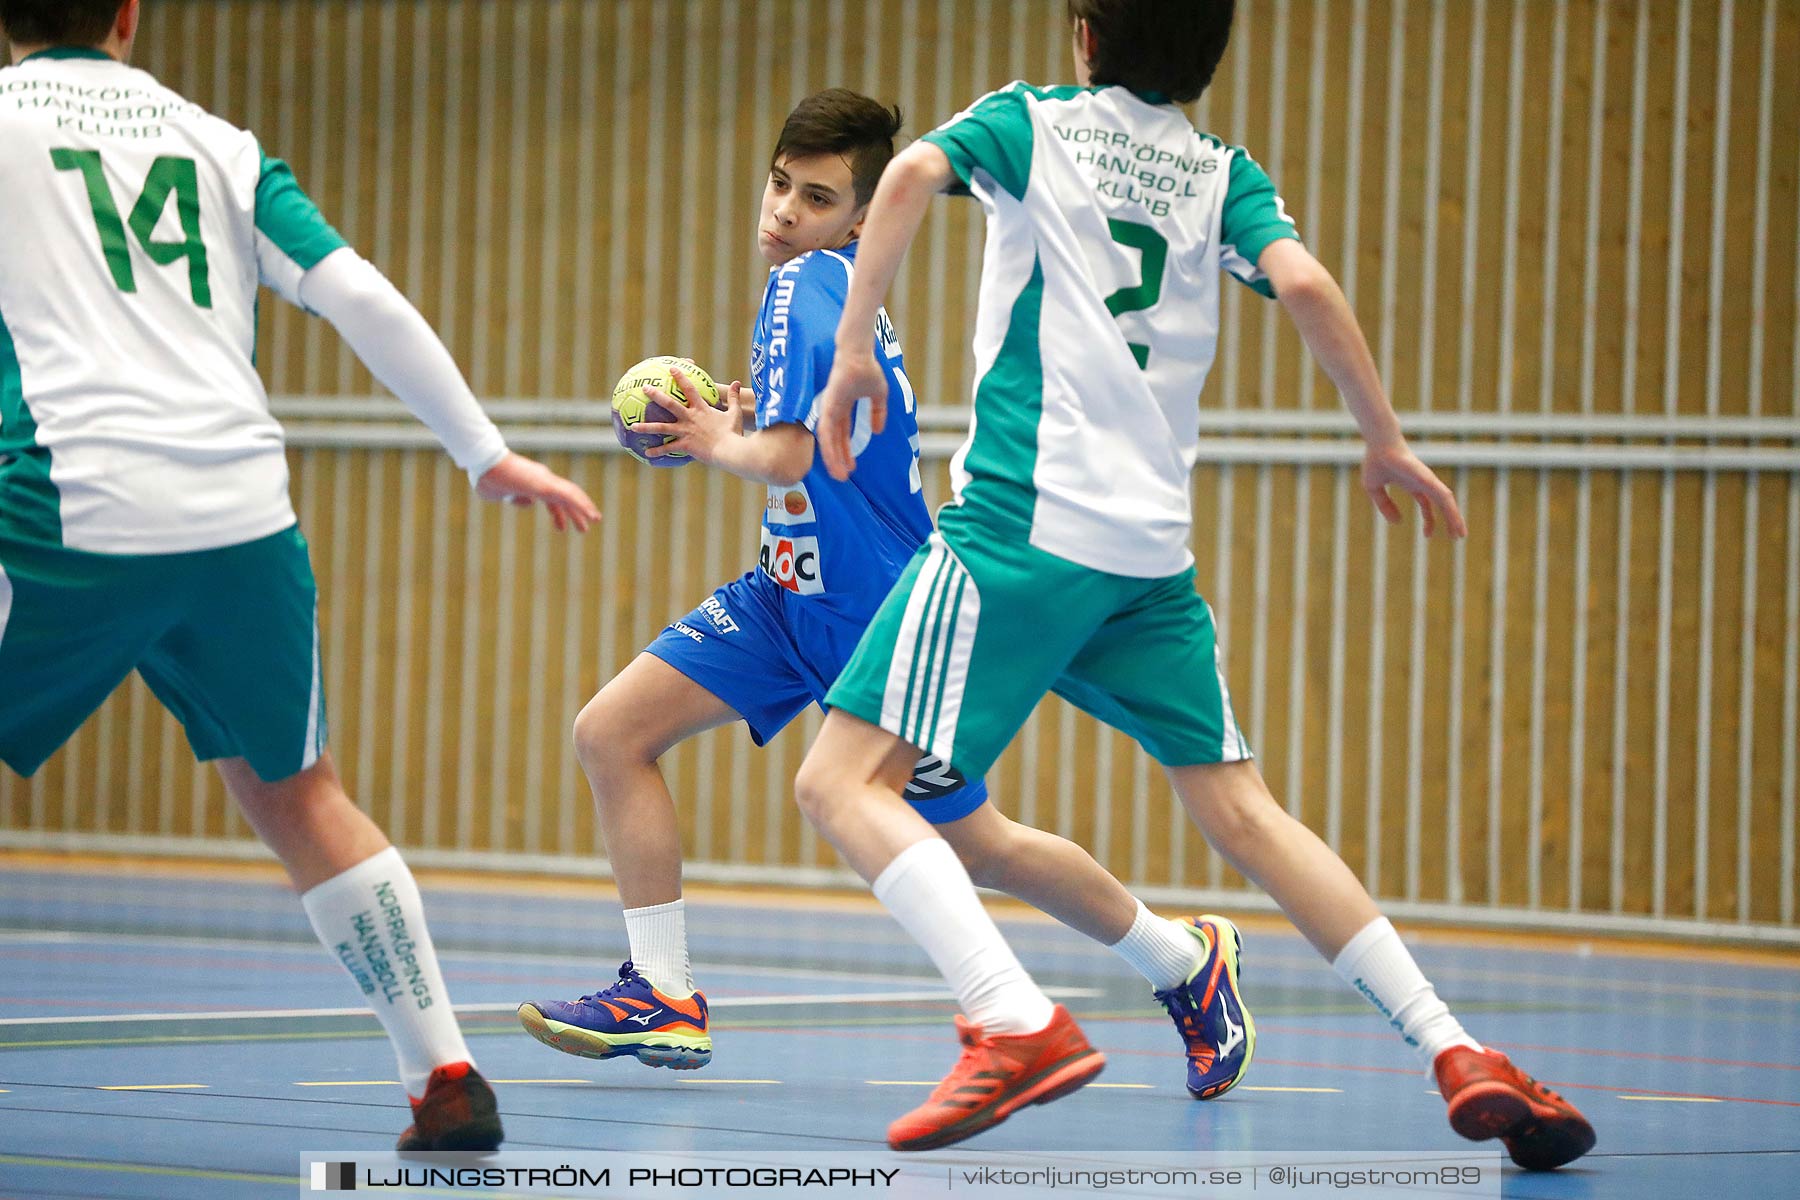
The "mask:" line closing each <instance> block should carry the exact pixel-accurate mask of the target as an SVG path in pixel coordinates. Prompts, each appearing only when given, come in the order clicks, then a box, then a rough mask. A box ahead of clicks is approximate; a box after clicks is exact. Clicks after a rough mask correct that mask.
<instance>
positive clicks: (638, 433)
mask: <svg viewBox="0 0 1800 1200" xmlns="http://www.w3.org/2000/svg"><path fill="white" fill-rule="evenodd" d="M670 367H679V368H680V369H681V373H682V374H683V375H686V376H687V377H688V379H689V380H690V381H691V382H692V383H693V385H694V390H695V391H697V392H699V393H700V398H701V399H702V400H704V401H706V402H707V403H708V404H710V405H712V406H713V407H714V408H724V407H725V401H724V399H723V398H722V397H721V396H720V395H719V385H718V384H716V383H714V382H713V379H712V376H711V375H708V374H707V373H706V372H705V371H704V370H702V369H701V368H700V365H699V364H698V363H696V362H695V361H694V360H693V359H691V358H679V357H677V356H675V355H673V354H659V355H657V356H656V357H655V358H646V359H645V360H644V361H643V362H641V363H639V364H638V365H637V366H635V367H633V368H631V370H629V371H627V372H625V374H624V375H623V376H621V377H620V379H619V382H618V383H617V384H616V385H615V386H614V387H613V394H612V419H613V432H614V433H615V434H617V435H618V438H619V445H621V446H623V447H625V449H626V450H627V451H628V452H630V454H631V456H632V457H633V458H635V459H637V460H638V461H639V462H644V463H649V464H650V465H651V466H653V467H683V466H686V465H687V464H688V462H689V461H691V460H690V459H689V458H688V456H687V455H685V454H664V455H659V456H657V457H656V458H646V457H644V451H646V450H648V449H649V448H650V447H652V446H660V445H662V444H663V443H664V442H666V441H668V440H669V439H668V438H667V437H664V436H663V435H662V434H660V433H652V432H650V431H649V430H639V429H636V428H634V427H635V426H636V425H637V424H638V422H640V421H646V420H647V421H667V420H669V419H670V417H671V415H672V414H671V413H670V412H669V410H668V409H666V408H664V407H663V406H662V405H660V404H658V403H656V402H655V401H654V400H651V399H650V398H649V397H648V396H646V395H644V389H645V388H647V387H654V388H661V389H662V390H663V392H664V393H666V394H667V395H670V396H674V397H676V398H677V399H679V398H680V397H681V388H680V386H679V385H677V384H676V382H675V377H674V376H673V375H671V374H670V373H669V368H670Z"/></svg>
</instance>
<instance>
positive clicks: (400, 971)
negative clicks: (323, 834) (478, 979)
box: [300, 846, 474, 1099]
mask: <svg viewBox="0 0 1800 1200" xmlns="http://www.w3.org/2000/svg"><path fill="white" fill-rule="evenodd" d="M300 903H301V904H302V905H304V906H305V908H306V915H307V916H308V917H309V918H311V920H312V927H313V931H314V932H315V933H317V934H318V935H319V940H320V941H321V942H324V943H325V948H326V949H327V950H329V951H331V953H332V957H334V958H336V959H337V960H338V961H339V962H340V963H342V964H343V965H344V968H345V970H347V971H349V972H350V977H351V978H352V979H354V980H355V981H356V985H357V986H358V987H359V988H361V989H362V993H363V995H364V996H365V997H366V998H367V999H368V1002H369V1007H370V1008H372V1009H374V1010H375V1016H376V1017H377V1018H379V1019H380V1021H381V1026H382V1028H383V1029H386V1030H387V1035H388V1039H389V1040H390V1041H392V1042H393V1044H394V1055H395V1057H396V1058H398V1059H399V1062H400V1082H401V1083H403V1084H405V1085H406V1094H407V1095H408V1096H412V1097H414V1098H415V1099H416V1098H417V1097H420V1096H423V1095H424V1094H425V1081H426V1080H427V1079H428V1078H429V1077H430V1075H431V1072H432V1071H433V1070H435V1069H436V1068H438V1067H441V1066H444V1065H445V1064H447V1063H455V1062H473V1061H474V1060H473V1059H472V1058H471V1057H470V1055H469V1047H468V1046H467V1044H465V1043H464V1042H463V1036H462V1030H461V1029H460V1028H458V1027H457V1024H456V1013H455V1012H454V1011H452V1010H451V1008H450V995H449V993H448V992H447V991H446V990H445V989H444V976H443V972H441V971H439V970H438V961H437V951H435V950H433V949H432V947H431V934H430V932H429V931H428V930H427V929H426V928H425V910H424V906H423V905H421V904H420V902H419V885H418V884H416V883H414V882H413V877H412V872H411V871H409V870H407V869H406V864H405V863H404V862H402V861H401V859H400V852H399V851H398V850H396V849H394V848H393V847H392V846H389V847H388V848H387V849H386V850H383V851H382V852H381V853H380V854H377V855H375V856H374V857H373V858H367V859H364V860H363V861H362V862H360V863H358V864H356V865H355V866H354V867H351V868H350V869H349V870H348V871H345V872H343V873H342V874H340V875H334V876H333V877H331V878H330V879H327V880H326V881H325V882H324V883H321V884H319V885H318V886H316V887H314V888H312V889H311V890H310V891H308V892H307V893H306V894H305V895H304V896H301V897H300Z"/></svg>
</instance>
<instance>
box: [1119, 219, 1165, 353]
mask: <svg viewBox="0 0 1800 1200" xmlns="http://www.w3.org/2000/svg"><path fill="white" fill-rule="evenodd" d="M1106 227H1107V229H1108V230H1110V231H1111V233H1112V239H1113V241H1115V242H1117V243H1119V245H1121V246H1129V247H1131V248H1132V249H1133V250H1136V251H1137V252H1138V253H1139V254H1140V255H1141V256H1142V257H1141V258H1140V260H1139V266H1138V282H1137V283H1136V284H1135V285H1133V286H1131V287H1122V288H1120V289H1119V290H1118V291H1116V292H1114V293H1113V294H1112V295H1110V296H1108V297H1107V298H1106V311H1107V312H1109V313H1111V314H1112V315H1113V316H1114V317H1115V318H1116V317H1119V316H1122V315H1124V314H1125V313H1128V312H1142V311H1144V310H1145V309H1147V308H1154V307H1155V306H1156V302H1157V301H1158V300H1159V299H1161V298H1162V285H1163V267H1164V266H1166V265H1167V264H1168V261H1169V240H1168V239H1167V238H1165V237H1164V236H1163V235H1162V234H1160V233H1158V232H1156V230H1154V229H1152V228H1151V227H1150V226H1148V225H1145V224H1143V223H1142V222H1139V221H1115V220H1110V219H1109V220H1108V221H1107V222H1106ZM1127 345H1129V346H1130V347H1131V353H1132V356H1133V357H1134V358H1136V359H1137V365H1138V369H1139V370H1140V371H1141V370H1145V369H1147V368H1148V367H1149V365H1150V347H1149V346H1147V345H1145V344H1144V343H1143V342H1129V343H1127Z"/></svg>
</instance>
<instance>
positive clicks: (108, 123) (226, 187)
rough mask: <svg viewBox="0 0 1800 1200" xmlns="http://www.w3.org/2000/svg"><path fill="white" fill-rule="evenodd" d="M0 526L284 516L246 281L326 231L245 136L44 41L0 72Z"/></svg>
mask: <svg viewBox="0 0 1800 1200" xmlns="http://www.w3.org/2000/svg"><path fill="white" fill-rule="evenodd" d="M0 195H4V196H5V197H6V203H5V213H6V226H7V228H6V231H5V235H4V237H3V238H0V538H8V539H12V540H23V541H29V542H34V543H38V544H49V545H60V546H65V547H69V548H71V549H77V550H86V551H94V552H98V553H107V554H168V553H177V552H183V551H189V550H204V549H212V548H215V547H219V546H228V545H234V544H237V543H241V542H247V541H251V540H254V539H256V538H259V537H263V536H266V535H268V534H271V533H275V532H277V531H279V530H281V529H284V528H286V527H287V526H289V525H292V524H293V523H294V512H293V507H292V505H291V503H290V502H289V500H288V471H287V459H286V454H285V451H284V447H283V438H282V432H281V427H280V426H279V425H278V424H277V423H276V421H275V419H274V417H273V416H271V415H270V413H269V402H268V396H267V395H266V394H265V392H264V390H263V385H262V382H261V380H260V379H259V378H258V376H257V373H256V368H255V364H254V361H253V360H254V354H255V339H256V297H257V286H258V284H259V283H262V284H267V285H268V286H269V287H271V288H273V289H274V290H275V291H276V292H278V293H279V294H280V295H282V296H283V297H284V298H285V299H288V300H290V301H292V302H294V303H296V304H297V303H299V299H298V287H299V281H300V278H301V276H302V275H303V274H305V272H306V271H307V270H308V269H310V268H311V267H312V266H313V265H314V264H316V263H317V262H318V261H319V260H320V259H322V258H324V257H325V256H326V255H328V254H330V253H332V252H333V251H335V250H337V249H340V248H342V247H343V246H344V242H343V239H341V238H340V237H339V236H338V235H337V233H336V232H335V231H334V230H333V229H332V228H331V227H330V226H329V225H328V224H326V223H325V220H324V218H323V217H321V216H320V215H319V211H318V209H317V208H316V207H315V206H314V205H313V203H312V201H311V200H309V199H308V198H307V197H306V195H305V193H304V192H302V191H301V190H300V188H299V186H298V185H297V184H296V183H295V182H294V178H293V175H292V174H291V173H290V172H289V171H288V169H287V167H286V165H285V164H283V163H281V162H280V161H279V160H276V159H270V158H266V157H265V156H264V155H263V153H262V149H261V147H260V146H259V145H258V143H257V140H256V138H255V137H254V136H252V135H251V134H249V133H247V132H245V131H243V130H241V129H237V128H235V127H233V126H232V125H230V124H228V123H226V122H225V121H222V120H220V119H219V118H217V117H214V116H212V115H210V114H209V113H207V112H206V111H205V110H203V109H202V108H200V107H199V106H198V105H195V104H193V103H191V102H189V101H187V100H185V99H183V98H182V97H181V96H180V95H178V94H176V93H175V92H173V91H171V90H169V89H168V88H166V87H164V86H163V85H162V84H160V83H158V82H157V81H156V80H155V79H154V78H153V77H151V76H150V75H148V74H146V73H145V72H143V71H139V70H135V69H133V68H131V67H129V66H126V65H125V64H123V63H119V62H116V61H114V60H113V59H111V58H108V57H107V56H105V55H103V54H100V53H99V52H97V51H91V50H76V49H61V50H49V51H45V52H44V53H42V54H37V55H33V56H31V57H30V58H28V59H26V60H25V61H24V62H22V63H20V64H18V65H17V66H13V67H8V68H6V69H4V70H0Z"/></svg>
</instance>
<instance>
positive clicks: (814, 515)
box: [763, 484, 819, 525]
mask: <svg viewBox="0 0 1800 1200" xmlns="http://www.w3.org/2000/svg"><path fill="white" fill-rule="evenodd" d="M818 519H819V514H818V511H817V510H816V509H814V508H813V502H812V496H811V495H810V494H809V493H808V492H807V490H806V485H805V484H795V485H794V486H793V487H772V488H770V489H769V502H768V504H767V505H766V506H765V508H764V510H763V520H765V521H767V522H768V523H769V524H771V525H811V524H812V523H813V522H815V521H817V520H818Z"/></svg>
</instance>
